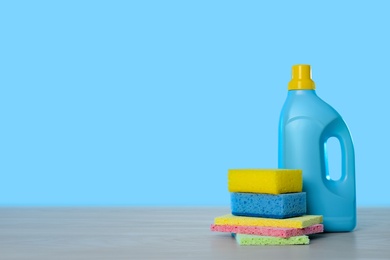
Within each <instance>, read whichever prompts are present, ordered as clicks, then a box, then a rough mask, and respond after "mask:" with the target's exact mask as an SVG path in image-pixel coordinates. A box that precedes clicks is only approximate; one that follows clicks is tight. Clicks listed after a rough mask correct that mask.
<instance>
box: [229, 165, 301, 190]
mask: <svg viewBox="0 0 390 260" xmlns="http://www.w3.org/2000/svg"><path fill="white" fill-rule="evenodd" d="M228 190H229V191H230V192H252V193H266V194H281V193H290V192H301V191H302V170H291V169H231V170H228Z"/></svg>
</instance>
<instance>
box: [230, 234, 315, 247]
mask: <svg viewBox="0 0 390 260" xmlns="http://www.w3.org/2000/svg"><path fill="white" fill-rule="evenodd" d="M235 237H236V241H237V243H238V244H239V245H243V246H251V245H308V244H309V243H310V239H309V237H308V236H305V235H303V236H295V237H289V238H281V237H267V236H256V235H245V234H236V235H235Z"/></svg>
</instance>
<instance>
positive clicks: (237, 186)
mask: <svg viewBox="0 0 390 260" xmlns="http://www.w3.org/2000/svg"><path fill="white" fill-rule="evenodd" d="M228 189H229V192H230V195H231V214H228V215H224V216H220V217H217V218H215V220H214V224H212V225H211V230H212V231H218V232H230V233H232V234H233V235H234V236H235V238H236V241H237V243H238V244H240V245H291V244H309V241H310V240H309V237H308V236H307V235H309V234H315V233H320V232H323V225H322V224H321V223H322V216H316V215H305V214H306V193H305V192H302V171H301V170H290V169H239V170H229V172H228Z"/></svg>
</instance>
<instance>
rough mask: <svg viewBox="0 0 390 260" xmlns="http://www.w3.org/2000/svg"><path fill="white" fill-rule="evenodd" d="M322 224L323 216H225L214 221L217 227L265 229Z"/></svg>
mask: <svg viewBox="0 0 390 260" xmlns="http://www.w3.org/2000/svg"><path fill="white" fill-rule="evenodd" d="M320 223H322V216H321V215H304V216H301V217H294V218H285V219H274V218H258V217H243V216H233V215H232V214H227V215H223V216H220V217H216V218H215V219H214V224H215V225H233V226H263V227H283V228H305V227H308V226H312V225H315V224H320Z"/></svg>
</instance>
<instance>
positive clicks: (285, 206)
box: [230, 192, 306, 218]
mask: <svg viewBox="0 0 390 260" xmlns="http://www.w3.org/2000/svg"><path fill="white" fill-rule="evenodd" d="M230 201H231V209H232V214H233V215H236V216H248V217H250V216H252V217H263V218H291V217H299V216H302V215H305V214H306V193H305V192H294V193H286V194H278V195H273V194H263V193H246V192H245V193H244V192H232V193H230Z"/></svg>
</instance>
